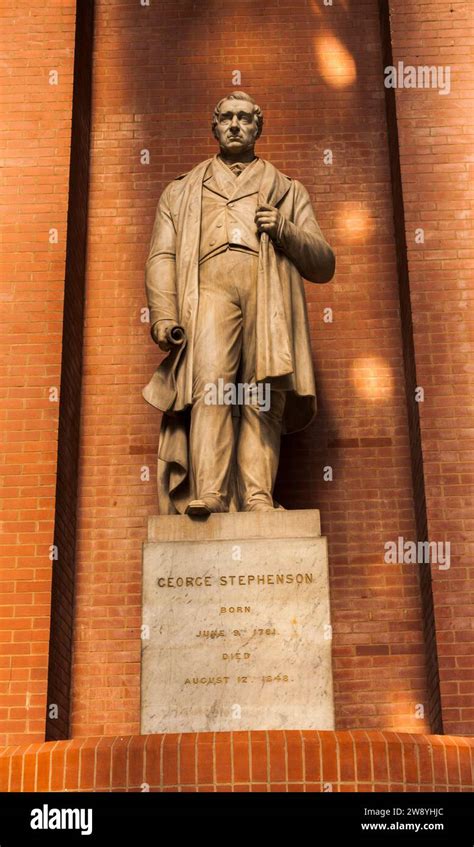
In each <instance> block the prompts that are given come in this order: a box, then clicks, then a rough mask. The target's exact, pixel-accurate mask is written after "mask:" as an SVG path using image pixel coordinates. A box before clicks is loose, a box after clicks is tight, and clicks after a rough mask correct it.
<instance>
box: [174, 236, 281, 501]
mask: <svg viewBox="0 0 474 847" xmlns="http://www.w3.org/2000/svg"><path fill="white" fill-rule="evenodd" d="M257 270H258V256H257V255H256V254H255V253H252V252H250V251H249V252H248V253H245V252H243V251H239V250H231V249H227V250H226V251H225V252H222V253H219V254H218V255H217V256H213V257H212V258H210V259H208V260H206V261H204V262H202V263H201V264H200V266H199V304H198V314H197V321H196V330H195V336H194V350H193V403H192V409H191V423H190V436H189V437H190V456H191V472H192V475H193V479H194V486H195V492H196V497H197V498H200V499H201V498H204V497H205V498H210V499H212V500H213V501H214V502H215V503H216V506H217V509H216V510H217V511H227V510H228V508H229V502H230V500H231V496H233V495H232V492H233V491H234V494H235V496H236V500H237V508H238V509H239V511H252V509H253V508H258V504H259V503H262V502H263V503H265V504H266V505H269V506H271V507H273V506H274V501H273V487H274V484H275V478H276V474H277V470H278V461H279V455H280V438H281V429H282V419H283V413H284V409H285V396H286V395H285V392H284V391H281V390H277V389H272V388H271V385H270V384H267V385H265V386H259V388H264V389H265V392H267V393H266V394H265V396H267V397H268V396H269V403H265V404H262V403H260V404H259V405H258V404H256V403H254V402H240V401H239V402H238V405H237V406H236V403H235V402H234V403H233V404H230V403H229V402H222V399H223V397H222V391H221V392H220V395H219V392H217V401H216V399H215V398H216V394H214V400H213V396H212V395H210V393H209V391H210V389H209V387H210V386H216V387H217V386H220V387H221V388H222V387H224V389H225V388H226V387H228V386H235V387H238V386H239V385H240V386H242V385H252V384H255V328H256V307H257V298H256V295H257ZM225 393H226V392H225V391H224V395H225ZM262 395H263V392H262V394H260V398H261V397H262ZM209 399H211V401H212V402H209ZM234 399H235V395H234ZM266 406H268V408H265V407H266ZM236 412H237V414H238V415H239V417H238V420H237V421H236V420H235V414H236ZM239 412H240V414H239ZM256 504H257V505H256Z"/></svg>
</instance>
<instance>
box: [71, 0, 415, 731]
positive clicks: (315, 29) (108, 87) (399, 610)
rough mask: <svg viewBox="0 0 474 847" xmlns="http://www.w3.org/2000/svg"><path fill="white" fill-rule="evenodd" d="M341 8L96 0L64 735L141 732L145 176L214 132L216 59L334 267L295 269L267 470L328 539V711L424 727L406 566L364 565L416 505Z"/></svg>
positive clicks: (146, 428) (359, 721)
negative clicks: (280, 436) (309, 406)
mask: <svg viewBox="0 0 474 847" xmlns="http://www.w3.org/2000/svg"><path fill="white" fill-rule="evenodd" d="M357 20H358V21H363V22H364V25H363V27H362V26H355V25H354V15H353V14H350V13H349V12H348V11H346V10H345V9H344V8H343V6H342V4H341V5H335V6H334V7H333V8H331V7H323V6H322V4H318V3H316V2H311V3H309V2H303V1H302V0H301V2H298V3H295V2H286V3H285V2H280V3H278V4H277V5H273V6H272V9H271V10H269V8H268V6H262V4H257V3H255V2H250V0H249V1H248V2H246V1H245V0H242V2H239V3H237V4H234V5H226V6H225V7H223V6H222V4H212V3H211V4H200V5H199V7H198V6H197V5H196V4H190V3H189V2H178V3H176V2H173V3H171V2H169V3H166V2H164V3H161V4H160V5H159V6H158V5H157V4H152V5H151V6H150V7H149V8H147V7H143V8H142V7H140V6H139V4H135V5H132V6H131V5H130V4H117V3H114V4H111V3H108V2H104V0H99V2H98V3H97V15H96V40H95V56H94V60H95V67H94V97H93V102H94V112H93V133H92V162H91V177H92V179H91V192H90V211H89V250H88V267H87V302H86V319H85V359H84V382H83V406H82V421H81V423H82V440H81V478H80V509H79V536H78V548H77V553H78V559H77V570H78V576H77V597H76V634H75V645H74V691H73V711H72V733H73V735H74V736H81V735H87V734H91V733H94V734H106V735H112V734H117V733H135V732H137V731H138V729H139V666H140V641H139V626H140V622H141V609H140V601H141V595H140V589H141V586H140V577H141V549H140V548H141V542H142V540H143V539H144V537H145V528H146V519H147V516H148V515H150V514H153V513H156V511H157V505H156V485H155V467H156V465H155V463H156V447H157V443H158V431H159V419H158V415H157V414H156V412H155V411H154V410H153V409H152V408H151V407H148V406H147V405H146V404H145V402H144V401H143V400H142V398H141V388H142V386H143V385H144V384H145V383H146V381H147V380H148V378H149V376H150V375H151V373H152V371H153V369H154V367H155V366H156V362H157V349H156V347H155V346H154V345H153V344H152V342H151V341H150V339H149V327H148V325H146V324H142V323H140V309H141V308H142V307H143V306H144V305H145V296H144V286H143V272H144V262H145V258H146V254H147V250H148V243H149V238H150V234H151V227H152V222H153V217H154V213H155V208H156V203H157V200H158V197H159V194H160V192H161V191H162V189H163V188H164V186H165V185H166V183H167V182H168V181H169V180H170V179H172V178H173V177H174V176H175V175H177V174H178V173H181V172H183V171H185V170H188V169H189V168H191V167H192V166H193V165H194V164H196V163H197V162H199V161H201V160H202V159H203V158H205V157H207V156H209V155H211V154H212V153H213V152H214V150H215V143H214V142H213V139H212V137H211V135H210V130H209V123H210V117H211V112H212V109H213V107H214V105H215V102H216V101H217V99H218V98H219V97H221V96H222V95H223V94H225V93H226V92H227V91H228V90H229V89H231V88H232V72H233V71H234V70H240V71H241V74H242V80H241V84H240V86H239V87H241V88H243V89H246V90H248V91H249V92H250V93H252V94H253V95H254V96H255V98H256V99H257V101H258V102H260V104H261V105H262V106H263V107H264V109H265V120H266V123H265V128H264V134H263V137H262V139H261V141H260V142H259V146H258V153H259V155H261V156H263V157H264V158H269V159H270V160H271V161H273V162H274V163H275V165H276V166H277V167H279V168H280V169H282V170H283V171H284V172H286V173H289V174H290V175H292V176H294V177H296V178H299V179H300V180H302V181H303V183H304V184H305V185H306V186H307V187H308V189H309V190H310V192H311V195H312V198H313V201H314V206H315V210H316V214H317V217H318V219H319V221H320V224H321V226H322V229H323V231H324V232H325V234H326V236H327V238H328V240H329V241H330V243H331V244H332V245H333V247H334V249H335V251H336V254H337V275H336V278H335V280H334V282H332V283H330V285H328V286H326V287H320V288H318V287H316V286H311V285H308V286H307V293H308V300H309V309H310V316H311V322H312V336H313V345H314V359H315V368H316V376H317V384H318V393H319V404H320V415H319V417H318V420H317V422H316V423H315V425H314V426H313V427H312V428H311V429H310V430H308V431H306V432H305V433H303V434H302V435H298V436H294V437H291V438H288V440H287V442H286V444H285V446H284V449H283V456H282V467H281V474H280V481H279V486H278V490H279V494H280V497H281V499H282V501H283V503H284V504H285V505H286V506H288V507H289V508H297V507H302V506H305V507H316V508H317V507H319V508H321V513H322V526H323V532H324V534H326V535H327V536H328V538H329V544H330V568H331V595H332V608H333V624H334V643H333V647H334V675H335V695H336V715H337V725H338V727H339V728H349V727H364V728H393V729H397V730H409V731H413V732H423V731H426V730H427V729H429V726H428V720H427V716H426V715H425V718H424V719H419V718H417V717H416V711H415V710H416V707H417V704H422V705H424V706H425V708H426V709H427V699H428V698H427V691H426V680H425V660H424V646H423V633H422V621H421V618H422V613H421V605H420V596H419V588H418V583H417V578H416V573H415V571H414V569H413V566H409V565H407V566H404V567H402V568H400V567H397V566H390V565H385V564H384V563H383V555H384V543H385V542H386V541H387V540H390V539H395V538H397V536H398V535H403V536H405V537H406V538H413V537H414V533H415V524H414V509H413V497H412V486H411V470H410V451H409V439H408V428H407V412H406V404H405V393H404V392H405V389H404V376H403V366H402V347H401V332H400V320H399V302H398V281H397V272H396V256H395V246H394V236H393V224H392V219H393V210H392V199H391V188H390V168H389V159H388V144H387V133H386V122H385V107H384V89H383V77H382V73H381V68H382V58H381V45H380V29H379V19H378V8H377V2H376V0H366V2H364V3H361V4H359V5H358V8H357ZM143 148H148V149H149V150H150V156H151V160H150V164H149V165H142V164H141V163H140V151H141V150H142V149H143ZM328 148H329V149H331V150H332V151H333V156H334V161H333V165H332V166H331V167H328V166H326V165H325V164H324V162H323V151H324V150H326V149H328ZM325 307H331V308H332V309H333V310H334V322H333V323H332V324H328V323H324V321H323V309H324V308H325ZM296 459H298V460H299V461H298V463H295V460H296ZM143 465H148V466H149V467H150V481H149V482H142V481H141V480H140V471H141V468H142V466H143ZM326 465H331V466H332V467H333V472H334V480H333V482H324V481H323V468H324V466H326Z"/></svg>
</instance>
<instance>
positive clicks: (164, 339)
mask: <svg viewBox="0 0 474 847" xmlns="http://www.w3.org/2000/svg"><path fill="white" fill-rule="evenodd" d="M171 326H176V323H175V321H158V322H157V323H156V324H155V325H154V327H153V330H152V338H153V341H155V342H156V343H157V344H158V347H159V348H160V350H163V352H164V353H168V352H169V350H171V344H170V343H169V341H168V335H167V330H168V329H169V327H171Z"/></svg>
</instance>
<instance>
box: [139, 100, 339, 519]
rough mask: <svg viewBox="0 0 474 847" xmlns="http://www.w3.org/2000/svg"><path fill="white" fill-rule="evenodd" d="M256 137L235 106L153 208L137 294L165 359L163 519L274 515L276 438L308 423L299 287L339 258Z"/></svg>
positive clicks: (321, 277) (309, 393)
mask: <svg viewBox="0 0 474 847" xmlns="http://www.w3.org/2000/svg"><path fill="white" fill-rule="evenodd" d="M262 125H263V115H262V112H261V109H260V108H259V106H257V104H256V103H255V101H254V100H253V99H252V98H251V97H249V95H248V94H246V93H245V92H243V91H234V92H232V93H231V94H229V96H228V97H225V98H224V99H223V100H221V101H220V102H219V103H218V104H217V106H216V109H215V111H214V116H213V121H212V131H213V134H214V136H215V137H216V139H217V141H218V142H219V147H220V150H219V153H217V154H216V155H215V156H214V157H213V158H211V159H208V160H206V161H204V162H201V163H200V164H199V165H196V167H194V168H193V169H192V170H191V171H189V172H188V173H186V174H182V175H181V176H179V177H177V178H176V179H175V180H173V182H171V183H170V184H169V185H168V186H167V187H166V188H165V190H164V192H163V194H162V195H161V198H160V201H159V203H158V209H157V213H156V219H155V224H154V228H153V234H152V238H151V246H150V253H149V256H148V260H147V263H146V277H145V281H146V292H147V297H148V305H149V308H150V319H151V334H152V337H153V339H154V340H155V341H156V343H157V344H158V345H159V346H160V348H161V349H162V350H164V351H169V352H168V356H167V357H166V359H165V360H164V361H163V362H162V364H161V365H160V367H159V368H158V370H157V371H156V373H155V374H154V376H153V377H152V379H151V380H150V382H149V384H148V385H147V386H146V388H145V389H144V391H143V395H144V397H145V399H146V400H148V402H149V403H151V404H152V405H153V406H155V407H156V408H158V409H161V411H162V412H163V421H162V427H161V434H160V443H159V448H158V492H159V500H160V509H161V512H162V514H176V513H187V514H189V515H207V514H210V513H211V512H226V511H254V510H262V511H267V510H270V509H274V508H279V506H278V504H277V503H275V501H274V500H273V487H274V483H275V477H276V473H277V469H278V459H279V451H280V436H281V433H282V432H295V431H297V430H300V429H303V428H304V427H306V426H308V424H309V423H310V421H311V420H312V418H313V416H314V414H315V412H316V394H315V385H314V375H313V367H312V359H311V348H310V339H309V331H308V318H307V310H306V302H305V294H304V284H303V279H302V277H304V278H305V279H306V280H309V281H311V282H318V283H323V282H328V281H329V280H330V279H331V278H332V276H333V274H334V266H335V261H334V254H333V252H332V250H331V248H330V246H329V245H328V244H327V242H326V241H325V239H324V237H323V235H322V233H321V230H320V228H319V226H318V223H317V221H316V218H315V216H314V213H313V210H312V207H311V202H310V198H309V195H308V192H307V191H306V189H305V188H304V186H303V185H302V184H301V183H300V182H298V181H297V180H294V179H291V178H290V177H288V176H285V175H284V174H282V173H281V172H280V171H278V170H277V169H276V168H275V167H274V166H273V165H272V164H270V162H267V161H265V160H264V159H260V158H259V157H258V156H256V155H255V142H256V141H257V139H258V138H259V136H260V134H261V132H262Z"/></svg>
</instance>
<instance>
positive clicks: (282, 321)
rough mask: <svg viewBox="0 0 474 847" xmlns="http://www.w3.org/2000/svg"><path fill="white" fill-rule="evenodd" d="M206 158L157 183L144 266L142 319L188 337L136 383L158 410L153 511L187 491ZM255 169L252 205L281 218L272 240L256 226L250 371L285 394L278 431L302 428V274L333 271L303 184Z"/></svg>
mask: <svg viewBox="0 0 474 847" xmlns="http://www.w3.org/2000/svg"><path fill="white" fill-rule="evenodd" d="M211 161H212V159H208V160H206V161H204V162H201V163H200V164H199V165H197V166H196V167H195V168H193V169H192V170H191V171H189V173H187V174H184V175H182V176H181V177H178V178H177V179H176V180H173V182H171V183H170V184H169V185H168V186H167V187H166V188H165V190H164V192H163V194H162V195H161V198H160V201H159V203H158V208H157V212H156V218H155V223H154V227H153V233H152V238H151V245H150V252H149V256H148V260H147V264H146V274H145V284H146V291H147V297H148V303H149V306H150V318H151V324H152V325H153V323H154V322H155V321H156V320H159V319H163V318H168V319H170V320H172V321H175V322H176V323H177V324H180V325H181V326H183V327H184V329H185V332H186V339H187V346H186V349H185V350H184V352H183V355H182V356H181V358H180V360H179V364H178V367H177V368H176V369H175V370H173V368H170V357H171V355H172V354H170V355H169V356H168V357H167V359H165V360H164V362H162V364H161V365H160V366H159V368H158V370H157V371H156V372H155V374H154V375H153V377H152V378H151V380H150V382H149V383H148V385H147V386H146V387H145V388H144V389H143V396H144V398H145V399H146V400H147V401H148V402H149V403H151V405H153V406H155V407H156V408H158V409H161V411H163V412H164V416H163V421H162V427H161V433H160V443H159V448H158V494H159V500H160V509H161V512H162V514H166V513H168V514H170V513H176V512H180V513H182V512H184V509H185V508H186V505H187V504H188V502H189V501H190V500H191V499H193V498H194V496H195V492H194V490H193V481H192V479H191V478H190V474H189V455H188V435H189V410H190V408H191V406H192V386H193V343H194V331H195V326H196V318H197V310H198V301H199V269H198V262H199V240H200V224H201V196H202V181H203V178H204V175H205V173H206V170H207V168H208V166H209V164H210V162H211ZM264 166H265V167H264V171H263V177H262V181H261V184H260V190H259V196H258V203H259V204H260V203H269V204H271V205H272V206H276V207H277V208H278V209H279V210H280V212H281V214H282V215H283V217H284V219H285V221H284V225H283V228H282V231H281V233H280V237H279V243H278V245H275V244H274V243H273V241H272V239H271V238H270V237H269V236H268V235H266V234H265V233H264V234H262V236H261V238H260V251H259V264H258V278H257V316H256V364H255V378H256V381H257V382H260V381H262V382H270V383H271V384H272V385H274V386H275V387H277V388H279V389H284V390H285V391H287V392H288V393H287V399H286V406H285V415H284V420H283V432H284V433H289V432H296V431H298V430H300V429H304V428H305V427H306V426H308V424H309V423H310V422H311V420H312V419H313V417H314V415H315V413H316V390H315V384H314V373H313V365H312V358H311V346H310V336H309V325H308V316H307V308H306V300H305V293H304V283H303V278H304V279H307V280H309V281H310V282H317V283H322V282H328V281H329V280H330V279H331V278H332V276H333V274H334V254H333V252H332V250H331V248H330V246H329V245H328V243H327V242H326V241H325V239H324V237H323V235H322V232H321V230H320V228H319V226H318V223H317V221H316V218H315V216H314V212H313V209H312V206H311V201H310V198H309V194H308V192H307V191H306V189H305V188H304V186H303V185H302V184H301V183H300V182H298V181H297V180H294V179H290V177H288V176H285V175H284V174H282V173H281V172H280V171H278V170H277V169H276V168H275V167H274V166H273V165H272V164H271V163H270V162H267V161H264ZM170 380H171V381H172V384H170ZM170 397H171V398H172V402H171V403H170ZM231 508H232V505H231ZM234 508H237V506H235V504H234Z"/></svg>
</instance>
